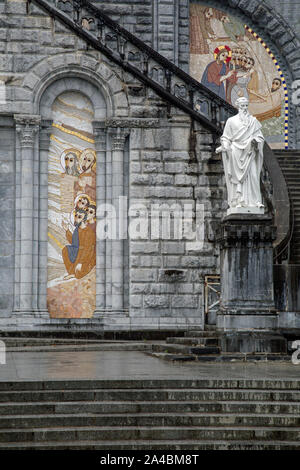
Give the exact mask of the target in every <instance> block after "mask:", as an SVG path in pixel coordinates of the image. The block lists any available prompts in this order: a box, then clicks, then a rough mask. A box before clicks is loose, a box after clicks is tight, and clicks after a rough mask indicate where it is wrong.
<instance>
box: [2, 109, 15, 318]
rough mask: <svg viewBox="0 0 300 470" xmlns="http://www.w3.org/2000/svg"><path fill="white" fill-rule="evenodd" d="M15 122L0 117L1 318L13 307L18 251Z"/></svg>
mask: <svg viewBox="0 0 300 470" xmlns="http://www.w3.org/2000/svg"><path fill="white" fill-rule="evenodd" d="M14 134H15V132H14V122H13V120H12V119H10V118H9V117H2V116H1V117H0V142H1V145H0V204H1V209H0V213H1V224H0V279H1V282H0V317H1V316H3V315H7V314H9V313H10V312H11V311H12V308H13V294H14V265H15V261H14V252H15V243H14V239H15V230H14V221H15V151H14V150H15V149H14V147H15V145H14V142H15V136H14Z"/></svg>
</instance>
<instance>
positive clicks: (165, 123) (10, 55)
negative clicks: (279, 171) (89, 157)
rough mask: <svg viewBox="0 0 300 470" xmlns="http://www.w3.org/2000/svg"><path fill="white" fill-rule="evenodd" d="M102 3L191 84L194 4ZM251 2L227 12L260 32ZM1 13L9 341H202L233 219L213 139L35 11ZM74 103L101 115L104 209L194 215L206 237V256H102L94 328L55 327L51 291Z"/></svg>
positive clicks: (149, 243) (176, 0) (131, 251)
mask: <svg viewBox="0 0 300 470" xmlns="http://www.w3.org/2000/svg"><path fill="white" fill-rule="evenodd" d="M95 3H96V4H97V2H95ZM99 3H101V8H103V9H104V11H106V12H107V13H108V14H109V15H110V16H111V17H112V18H113V19H115V20H117V21H118V22H119V23H120V24H121V25H123V26H124V27H125V28H127V29H128V30H129V31H131V32H132V33H133V34H135V35H137V36H139V37H140V39H142V40H143V41H144V42H145V43H147V44H148V45H151V46H152V47H153V48H154V49H156V50H158V51H159V52H160V53H161V54H163V55H165V57H167V58H168V59H169V60H171V61H173V62H174V63H176V64H178V65H179V66H180V67H181V68H183V69H184V70H186V71H188V60H189V13H188V11H189V8H188V1H187V0H157V1H153V2H152V1H151V0H124V1H122V2H120V1H116V0H113V1H110V2H99ZM214 3H220V2H214ZM224 3H227V2H224ZM247 3H248V2H247ZM256 3H257V2H255V1H253V2H250V3H249V5H248V6H247V7H246V6H245V7H244V6H243V8H242V4H243V5H244V4H246V2H243V1H240V2H238V1H236V2H233V1H228V8H232V7H235V6H236V5H237V4H239V5H240V12H239V14H240V15H241V14H243V15H244V18H245V17H246V16H247V15H248V17H249V15H250V16H252V17H253V23H255V25H258V23H259V20H258V19H257V15H256V16H255V14H254V12H255V11H256V8H257V6H256ZM251 5H252V6H253V8H252V6H251ZM251 8H252V9H251ZM0 13H1V24H0V35H1V48H2V50H1V54H0V73H1V78H2V80H3V81H4V82H5V89H6V102H5V103H2V104H0V136H1V146H0V168H1V174H0V182H1V188H0V194H1V201H2V209H1V213H2V215H3V223H2V224H1V230H0V235H1V236H0V273H1V280H2V282H1V286H0V326H1V328H3V329H5V328H8V329H15V328H19V329H51V328H53V329H59V328H74V329H76V328H81V327H84V328H86V329H89V328H91V329H93V328H95V327H99V328H102V329H109V330H122V329H126V330H129V329H133V330H134V329H135V330H138V329H151V330H157V329H186V328H188V327H193V326H197V327H201V328H203V326H204V277H205V275H216V274H218V273H219V270H220V268H219V248H218V245H217V243H216V239H215V236H216V235H215V234H216V228H217V226H218V224H219V222H220V220H221V217H222V216H223V215H224V212H225V209H226V202H225V201H226V197H225V191H226V190H225V181H224V177H223V169H222V165H221V162H220V160H219V159H218V157H216V155H215V154H214V152H213V150H214V149H215V146H216V141H215V136H213V135H212V133H211V132H210V131H208V130H207V129H206V128H204V126H201V125H200V124H199V123H197V124H195V123H194V127H193V126H192V125H191V119H190V117H189V116H188V115H186V114H184V113H183V112H182V111H180V110H179V109H177V108H174V107H167V105H166V102H164V101H162V100H161V99H160V98H158V96H157V95H156V94H155V93H154V92H153V91H152V90H151V89H150V88H147V87H145V86H142V85H141V84H140V83H139V82H138V81H137V80H136V79H135V78H134V77H133V76H131V75H130V74H129V73H127V72H124V70H122V68H121V67H120V66H118V65H116V64H115V63H113V62H111V61H110V60H109V59H108V58H107V57H106V56H105V55H103V54H101V53H100V52H97V51H95V50H93V49H92V48H91V47H90V46H87V44H86V43H85V42H84V41H83V40H82V39H80V38H79V37H78V36H76V35H75V34H74V33H72V32H71V31H70V30H69V29H67V28H66V27H65V26H63V25H62V24H60V23H59V22H58V21H56V20H54V19H53V18H50V17H49V16H48V15H47V14H46V13H44V12H43V11H42V10H41V9H40V8H38V7H37V6H36V5H35V4H34V3H30V4H29V3H27V2H26V1H25V0H24V1H22V0H21V1H20V0H19V1H12V0H7V1H5V2H1V3H0ZM264 14H265V15H268V13H264ZM270 21H271V18H270ZM272 21H276V20H275V19H274V20H272ZM271 31H272V30H271V26H270V27H269V26H268V31H267V32H266V34H270V35H271V36H272V34H271ZM273 31H274V30H273ZM273 37H274V35H273ZM280 41H281V40H280ZM297 41H298V40H297V38H296V36H293V37H292V36H291V37H288V38H287V41H286V42H285V44H283V45H282V46H280V47H281V49H280V50H281V51H282V54H284V55H285V57H286V61H285V59H283V55H282V54H281V57H282V61H285V64H286V67H287V68H288V71H289V73H290V76H291V77H295V78H296V77H297V74H298V73H299V72H300V66H299V60H300V59H299V57H296V55H295V48H294V47H293V45H295V47H296V46H297V44H298V43H297ZM281 42H282V41H281ZM288 44H290V46H288ZM68 90H76V91H80V92H81V93H84V94H85V95H86V96H87V97H88V98H89V99H90V100H91V103H92V104H93V107H94V111H95V121H94V134H95V136H96V137H95V141H96V143H95V145H96V151H97V155H98V157H99V158H98V162H97V175H98V176H97V204H99V203H101V202H104V201H106V202H112V203H116V201H117V200H118V198H119V196H124V195H125V196H127V197H128V200H129V204H133V203H135V202H137V201H144V204H145V205H146V207H150V205H151V204H159V205H162V204H168V205H171V204H174V203H177V204H178V203H181V204H184V203H189V204H192V206H193V211H194V215H193V217H194V218H195V211H196V203H198V204H201V207H203V208H204V224H205V231H204V233H205V238H204V244H203V245H202V246H200V247H199V246H197V245H193V244H191V243H190V241H189V240H186V239H183V240H176V241H175V240H171V239H170V240H168V239H165V240H160V239H143V238H142V239H140V240H130V241H129V242H127V241H126V240H118V241H110V240H106V242H105V243H98V246H97V286H96V311H95V314H94V317H93V318H92V319H89V320H80V319H78V320H72V321H71V322H70V321H69V320H64V319H62V320H59V321H58V320H54V319H50V318H49V313H48V311H47V286H46V282H47V217H48V215H47V205H48V192H47V191H48V188H47V185H48V162H47V155H48V150H49V138H50V133H51V124H52V122H51V114H50V109H51V105H52V104H53V102H54V101H55V99H56V98H57V97H58V96H59V95H60V94H61V93H63V92H65V91H68ZM104 102H105V106H104V104H103V103H104ZM295 112H296V111H295ZM294 137H295V139H296V136H295V135H294Z"/></svg>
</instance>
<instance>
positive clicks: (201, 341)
mask: <svg viewBox="0 0 300 470" xmlns="http://www.w3.org/2000/svg"><path fill="white" fill-rule="evenodd" d="M218 341H219V339H218V338H217V337H213V336H212V337H200V338H188V337H184V338H176V337H175V338H167V339H166V342H167V343H168V344H182V345H186V346H193V345H202V346H217V345H218Z"/></svg>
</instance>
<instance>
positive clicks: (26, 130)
mask: <svg viewBox="0 0 300 470" xmlns="http://www.w3.org/2000/svg"><path fill="white" fill-rule="evenodd" d="M14 119H15V122H16V131H17V133H18V135H19V137H20V143H21V147H33V146H34V138H35V134H36V133H37V132H38V130H39V128H40V123H41V117H40V116H38V115H27V114H16V115H15V116H14Z"/></svg>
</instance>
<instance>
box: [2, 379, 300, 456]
mask: <svg viewBox="0 0 300 470" xmlns="http://www.w3.org/2000/svg"><path fill="white" fill-rule="evenodd" d="M299 400H300V381H299V380H277V379H276V380H272V379H270V380H256V379H252V380H244V379H242V380H237V379H234V380H218V379H203V380H189V379H186V380H151V381H149V380H146V381H145V380H122V381H118V380H103V381H101V380H100V381H88V380H87V381H49V382H6V383H5V382H1V383H0V450H8V449H10V450H30V449H31V450H32V449H40V450H46V449H51V450H71V449H74V450H75V449H84V450H87V449H89V450H93V449H94V450H101V449H102V450H107V449H110V450H125V449H127V450H139V449H141V450H142V449H147V450H153V449H154V450H155V449H160V450H183V449H189V450H238V449H241V450H247V449H249V450H267V449H268V450H288V449H297V450H299V449H300V417H299V412H300V403H299Z"/></svg>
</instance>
